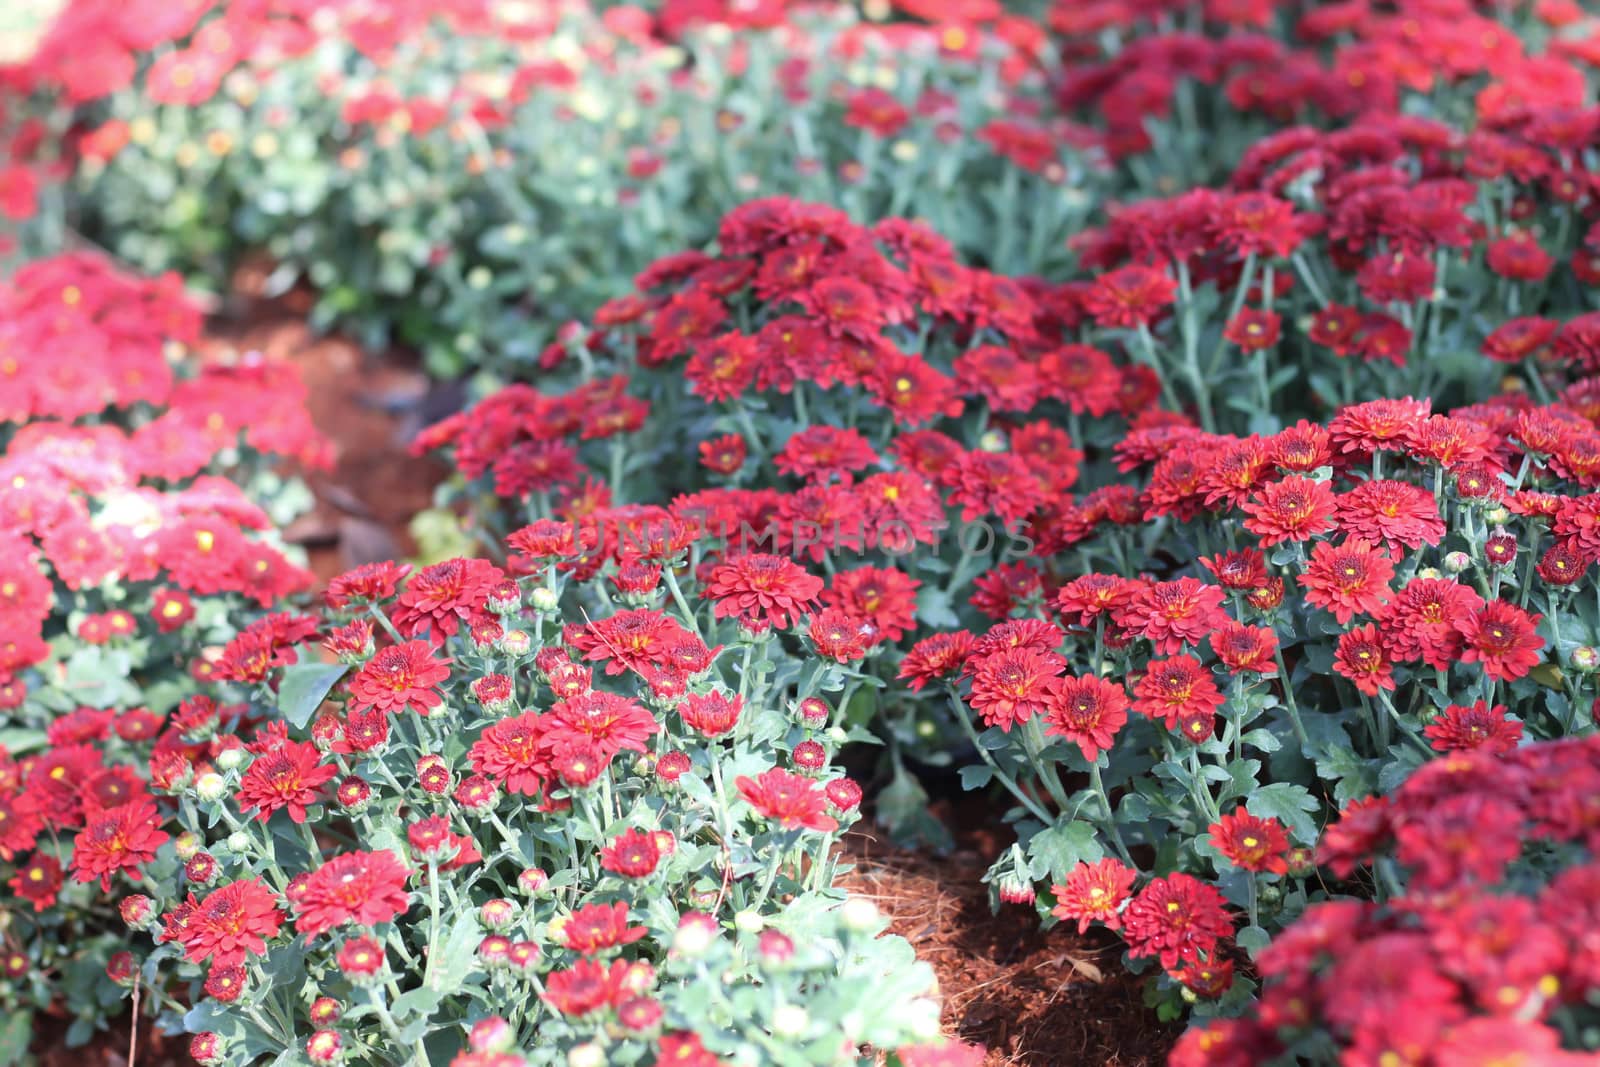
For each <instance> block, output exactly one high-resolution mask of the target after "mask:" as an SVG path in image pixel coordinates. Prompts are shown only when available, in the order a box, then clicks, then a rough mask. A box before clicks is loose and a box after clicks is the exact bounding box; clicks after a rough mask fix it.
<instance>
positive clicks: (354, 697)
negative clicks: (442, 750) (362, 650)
mask: <svg viewBox="0 0 1600 1067" xmlns="http://www.w3.org/2000/svg"><path fill="white" fill-rule="evenodd" d="M449 678H450V660H448V659H445V660H436V659H434V658H433V645H431V644H429V643H428V642H427V641H407V642H406V643H405V644H401V645H390V646H389V647H388V648H385V649H383V650H382V651H380V652H379V653H378V654H377V655H376V656H373V657H372V659H370V660H368V661H367V663H366V665H365V666H363V667H362V668H361V670H359V671H358V672H356V676H355V677H354V678H352V679H350V704H351V706H352V707H354V708H358V709H364V708H377V709H378V710H380V711H386V712H391V713H394V712H400V711H404V710H406V709H407V708H416V709H417V711H419V712H420V713H422V714H423V715H426V714H428V709H430V708H436V707H438V706H439V705H440V704H442V703H444V697H442V696H440V695H439V694H438V693H437V692H435V691H434V687H435V686H437V685H440V684H442V683H444V682H446V681H448V680H449Z"/></svg>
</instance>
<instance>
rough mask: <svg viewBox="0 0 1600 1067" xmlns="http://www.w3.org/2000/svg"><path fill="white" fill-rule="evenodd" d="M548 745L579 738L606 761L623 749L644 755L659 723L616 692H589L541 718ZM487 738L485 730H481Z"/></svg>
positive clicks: (560, 705)
mask: <svg viewBox="0 0 1600 1067" xmlns="http://www.w3.org/2000/svg"><path fill="white" fill-rule="evenodd" d="M542 725H543V729H544V731H545V733H546V734H547V735H548V736H549V738H550V742H551V743H559V742H561V741H563V740H566V739H567V738H570V737H574V736H575V737H581V738H583V739H584V740H586V741H588V742H589V743H590V744H592V745H594V746H595V748H597V749H599V750H600V753H601V755H602V756H603V757H604V758H605V759H607V760H609V759H611V757H613V756H615V755H616V754H617V753H618V752H621V751H622V750H623V749H627V750H629V751H632V752H643V751H644V750H645V742H646V741H648V740H649V739H650V738H651V737H652V736H654V735H655V733H656V731H657V730H659V729H660V728H661V727H660V724H659V723H657V722H656V720H655V717H654V716H653V715H651V714H650V712H648V711H646V710H645V709H644V708H643V707H641V706H640V705H639V704H638V703H637V702H636V701H634V700H631V699H629V698H628V697H625V696H621V695H620V694H617V693H607V692H603V691H598V690H596V691H591V692H587V693H581V694H579V695H578V696H574V697H569V698H567V699H566V700H562V701H559V702H558V703H556V704H555V705H554V706H553V707H551V709H550V712H549V714H548V715H546V716H545V717H544V720H543V724H542ZM484 735H485V736H487V735H488V731H487V730H486V731H484Z"/></svg>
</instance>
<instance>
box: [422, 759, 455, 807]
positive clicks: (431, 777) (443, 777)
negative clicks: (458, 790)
mask: <svg viewBox="0 0 1600 1067" xmlns="http://www.w3.org/2000/svg"><path fill="white" fill-rule="evenodd" d="M417 784H418V785H419V786H421V787H422V791H423V792H424V793H428V794H430V795H432V796H436V797H439V796H444V795H445V794H446V793H448V792H450V784H451V783H450V764H449V763H447V762H445V758H444V757H443V756H440V755H437V754H434V753H429V754H428V755H426V756H423V757H421V758H420V759H418V760H417Z"/></svg>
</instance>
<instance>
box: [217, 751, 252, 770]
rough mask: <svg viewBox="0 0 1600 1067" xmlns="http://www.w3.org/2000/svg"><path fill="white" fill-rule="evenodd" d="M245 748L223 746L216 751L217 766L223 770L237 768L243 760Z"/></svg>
mask: <svg viewBox="0 0 1600 1067" xmlns="http://www.w3.org/2000/svg"><path fill="white" fill-rule="evenodd" d="M245 755H246V753H245V750H244V749H242V748H225V749H223V750H222V751H221V752H218V753H217V766H218V767H219V768H221V769H222V770H225V771H233V770H238V768H239V765H240V764H242V763H243V762H244V759H245Z"/></svg>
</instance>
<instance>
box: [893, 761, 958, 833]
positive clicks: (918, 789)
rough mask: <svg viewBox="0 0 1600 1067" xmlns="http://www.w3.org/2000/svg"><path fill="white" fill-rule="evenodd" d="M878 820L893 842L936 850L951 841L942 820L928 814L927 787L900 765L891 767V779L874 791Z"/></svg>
mask: <svg viewBox="0 0 1600 1067" xmlns="http://www.w3.org/2000/svg"><path fill="white" fill-rule="evenodd" d="M878 821H879V822H880V823H882V824H883V825H884V826H885V827H887V828H888V830H889V836H890V837H892V838H894V840H895V841H897V842H908V843H918V842H921V843H926V844H928V845H930V846H932V847H933V848H934V850H935V851H939V852H944V851H947V850H948V849H950V848H951V847H952V846H953V845H954V844H955V841H954V839H952V838H951V836H950V831H949V830H947V829H945V827H944V824H943V823H941V822H939V820H938V819H936V818H934V817H933V815H931V814H929V812H928V792H927V790H925V789H923V788H922V784H921V783H920V782H918V781H917V780H916V779H915V778H914V777H912V776H911V775H910V774H908V773H907V772H906V770H905V768H904V767H899V766H896V767H895V771H894V779H893V780H892V781H891V782H890V783H889V784H888V786H886V787H885V788H884V790H883V792H881V793H879V794H878Z"/></svg>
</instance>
